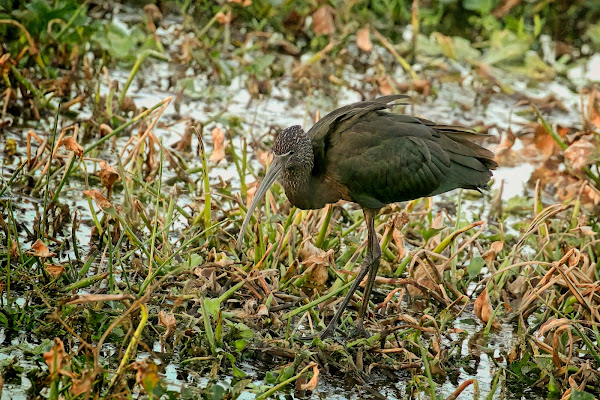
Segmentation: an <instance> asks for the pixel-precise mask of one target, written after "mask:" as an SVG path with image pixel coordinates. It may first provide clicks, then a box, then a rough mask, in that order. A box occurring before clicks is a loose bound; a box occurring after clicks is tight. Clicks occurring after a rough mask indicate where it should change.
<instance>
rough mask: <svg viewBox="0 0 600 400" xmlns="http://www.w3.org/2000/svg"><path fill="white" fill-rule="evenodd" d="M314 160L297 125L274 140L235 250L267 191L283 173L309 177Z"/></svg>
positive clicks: (240, 245) (305, 138)
mask: <svg viewBox="0 0 600 400" xmlns="http://www.w3.org/2000/svg"><path fill="white" fill-rule="evenodd" d="M313 165H314V159H313V151H312V145H311V142H310V139H309V138H308V135H307V134H306V132H304V130H303V129H302V127H300V126H299V125H294V126H290V127H289V128H286V129H284V130H283V131H282V132H281V133H280V134H279V135H278V136H277V138H276V139H275V143H274V144H273V161H272V162H271V166H270V167H269V170H268V171H267V173H266V174H265V178H264V179H263V181H262V182H261V184H260V186H259V187H258V189H257V190H256V193H254V197H253V198H252V202H251V203H250V207H248V211H247V212H246V218H244V222H243V223H242V229H241V230H240V234H239V236H238V240H237V243H236V246H235V247H236V250H237V251H238V252H239V251H240V250H241V248H242V241H243V239H244V233H245V232H246V228H247V227H248V223H249V222H250V219H251V218H252V214H253V213H254V209H255V208H256V206H257V205H258V203H259V202H260V200H261V199H262V198H263V197H264V195H265V194H266V193H267V190H268V189H269V187H271V185H272V184H273V183H274V182H275V181H276V180H277V178H278V177H279V176H280V175H281V174H282V173H283V174H284V177H286V176H288V177H292V178H293V177H309V176H310V172H311V171H312V169H313Z"/></svg>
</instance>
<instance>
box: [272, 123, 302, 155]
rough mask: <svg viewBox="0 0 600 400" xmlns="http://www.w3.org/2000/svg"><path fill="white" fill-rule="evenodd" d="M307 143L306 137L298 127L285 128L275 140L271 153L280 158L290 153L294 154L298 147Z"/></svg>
mask: <svg viewBox="0 0 600 400" xmlns="http://www.w3.org/2000/svg"><path fill="white" fill-rule="evenodd" d="M307 141H308V136H307V135H306V133H305V132H304V130H303V129H302V127H301V126H300V125H294V126H290V127H289V128H285V129H284V130H283V131H281V133H280V134H279V135H278V136H277V139H275V144H273V153H274V154H275V155H277V156H282V155H284V154H288V153H290V152H292V153H294V152H295V151H296V150H297V149H298V146H300V145H301V144H303V143H305V142H307Z"/></svg>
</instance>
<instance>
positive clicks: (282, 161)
mask: <svg viewBox="0 0 600 400" xmlns="http://www.w3.org/2000/svg"><path fill="white" fill-rule="evenodd" d="M407 98H408V96H404V95H393V96H385V97H380V98H378V99H375V100H371V101H363V102H358V103H354V104H350V105H348V106H345V107H341V108H339V109H337V110H335V111H333V112H331V113H329V114H327V115H326V116H325V117H323V118H322V119H321V120H320V121H319V122H317V123H316V124H315V125H314V126H313V127H312V128H311V129H310V130H309V131H308V132H304V130H302V128H301V127H300V126H291V127H289V128H287V129H285V130H284V131H282V132H281V133H280V134H279V135H278V136H277V138H276V139H275V143H274V145H273V161H272V163H271V166H270V168H269V170H268V171H267V173H266V175H265V178H264V179H263V181H262V183H261V184H260V186H259V188H258V190H257V191H256V193H255V194H254V198H253V199H252V203H251V204H250V207H249V208H248V212H247V214H246V217H245V219H244V223H243V224H242V230H241V231H240V234H239V237H238V240H237V245H236V249H237V251H238V252H239V250H240V249H241V246H242V241H243V238H244V232H245V231H246V228H247V226H248V222H249V221H250V219H251V217H252V213H253V212H254V209H255V208H256V206H257V204H258V203H259V201H260V200H261V198H262V197H263V196H264V195H265V193H266V191H267V189H268V188H269V187H270V186H271V185H272V184H273V182H275V180H276V179H277V178H279V179H280V182H281V184H282V185H283V188H284V189H285V194H286V196H287V198H288V199H289V200H290V202H291V203H292V204H293V205H294V206H296V207H298V208H301V209H318V208H322V207H323V206H325V205H326V204H328V203H336V202H338V201H339V200H346V201H351V202H354V203H357V204H358V205H360V206H361V207H362V209H363V212H364V217H365V221H366V223H367V248H366V254H365V256H364V258H363V260H362V264H361V266H360V270H359V271H358V273H357V274H356V278H355V280H354V282H353V284H352V286H351V287H350V289H349V290H348V294H347V295H346V297H345V298H344V300H343V302H342V304H341V306H340V307H339V308H338V309H337V311H336V313H335V315H334V316H333V319H332V320H331V321H330V322H329V325H328V326H327V328H326V329H325V330H324V331H322V332H321V334H320V336H321V338H325V337H327V336H330V335H331V334H333V332H334V329H335V326H336V324H337V322H338V320H339V318H340V316H341V314H342V312H343V311H344V308H345V307H346V306H347V304H348V302H349V301H350V298H351V297H352V295H353V293H354V292H355V290H356V288H357V287H358V285H359V284H360V282H361V281H362V280H363V279H364V277H365V275H366V274H367V272H368V273H369V278H368V279H367V282H366V285H365V287H364V295H363V301H362V305H361V308H360V311H359V314H358V319H357V320H356V323H355V329H356V330H357V332H358V333H359V334H361V335H364V336H366V335H367V333H366V331H365V328H364V325H363V321H364V318H365V314H366V311H367V307H368V304H369V297H370V294H371V289H372V288H373V282H374V281H375V277H376V275H377V269H378V267H379V259H380V257H381V247H380V245H379V241H378V239H377V236H376V233H375V221H374V219H375V216H376V215H377V212H378V211H379V209H381V208H382V207H383V206H384V205H386V204H389V203H394V202H400V201H406V200H412V199H416V198H419V197H426V196H434V195H437V194H440V193H444V192H447V191H449V190H452V189H457V188H465V189H474V190H480V189H484V188H487V187H488V186H487V183H488V181H489V180H490V178H491V176H492V173H491V171H490V170H491V169H494V168H496V167H497V164H496V162H495V161H494V154H493V153H492V152H491V151H489V150H487V149H485V148H483V147H481V146H479V145H477V144H475V143H473V142H471V141H470V139H471V138H472V137H474V136H475V135H474V133H473V132H472V131H470V130H469V129H466V128H463V127H459V126H448V125H438V124H436V123H433V122H431V121H428V120H425V119H422V118H417V117H412V116H408V115H401V114H396V113H393V112H390V111H388V109H390V108H391V107H392V106H393V105H396V104H394V103H393V102H394V101H395V100H399V99H407ZM404 104H405V103H404Z"/></svg>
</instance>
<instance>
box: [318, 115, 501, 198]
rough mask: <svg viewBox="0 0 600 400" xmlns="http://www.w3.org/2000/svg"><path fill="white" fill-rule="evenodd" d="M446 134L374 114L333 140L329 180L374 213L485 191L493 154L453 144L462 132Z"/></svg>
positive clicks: (409, 119) (404, 118) (328, 155)
mask: <svg viewBox="0 0 600 400" xmlns="http://www.w3.org/2000/svg"><path fill="white" fill-rule="evenodd" d="M445 128H447V130H449V132H448V133H446V132H444V130H443V129H442V130H440V131H438V130H436V129H434V128H433V127H431V126H428V125H426V124H424V123H423V122H421V121H420V120H418V119H417V118H414V117H410V116H404V115H398V114H390V113H384V112H380V113H374V114H372V115H370V116H368V117H364V118H362V119H361V120H360V121H357V122H356V123H355V124H354V125H352V126H351V127H350V128H348V129H346V130H345V131H343V132H340V131H337V132H336V133H335V134H333V135H332V136H331V137H330V141H329V142H328V143H327V149H326V154H325V159H324V162H323V163H324V165H325V167H324V168H325V171H324V174H325V175H326V176H330V177H331V178H333V180H336V181H338V182H339V183H340V184H342V185H344V186H345V187H347V188H348V193H349V196H350V197H351V198H352V199H353V200H354V201H355V202H357V203H359V204H361V205H362V206H364V207H369V208H379V207H382V206H383V205H384V204H388V203H392V202H397V201H405V200H410V199H414V198H418V197H424V196H431V195H435V194H439V193H443V192H446V191H448V190H452V189H455V188H460V187H463V188H478V187H484V186H485V185H486V184H487V182H488V181H489V178H490V176H491V174H490V172H489V169H488V165H489V166H491V165H492V163H494V162H493V153H491V152H489V151H488V150H486V149H483V148H482V147H480V146H478V145H476V144H474V143H471V142H468V141H467V143H468V145H466V144H465V143H463V142H461V141H460V140H453V138H452V135H454V136H456V137H459V138H460V133H459V131H458V128H456V127H453V128H452V129H450V127H445ZM490 157H491V159H490ZM490 160H491V161H490ZM488 161H489V163H488V164H486V163H487V162H488ZM331 178H330V179H331Z"/></svg>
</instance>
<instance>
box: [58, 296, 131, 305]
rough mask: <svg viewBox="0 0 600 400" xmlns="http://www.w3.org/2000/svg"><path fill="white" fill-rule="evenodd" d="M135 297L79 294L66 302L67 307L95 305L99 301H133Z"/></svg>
mask: <svg viewBox="0 0 600 400" xmlns="http://www.w3.org/2000/svg"><path fill="white" fill-rule="evenodd" d="M134 299H135V296H133V295H131V294H123V293H121V294H106V293H103V294H79V295H75V296H73V297H72V298H71V300H69V301H68V302H67V304H68V305H72V304H88V303H96V302H99V301H121V300H134Z"/></svg>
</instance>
